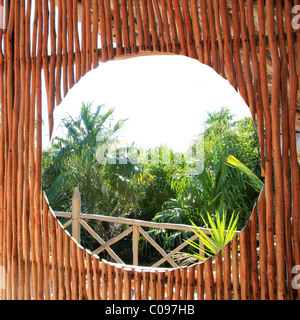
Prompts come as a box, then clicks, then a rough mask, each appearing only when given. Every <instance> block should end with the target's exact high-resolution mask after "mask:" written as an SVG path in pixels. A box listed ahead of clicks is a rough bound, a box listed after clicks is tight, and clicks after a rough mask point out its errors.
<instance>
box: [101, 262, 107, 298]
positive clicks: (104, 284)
mask: <svg viewBox="0 0 300 320" xmlns="http://www.w3.org/2000/svg"><path fill="white" fill-rule="evenodd" d="M107 288H108V263H107V262H106V261H105V260H102V262H101V289H102V290H101V299H102V300H107V292H108V290H107Z"/></svg>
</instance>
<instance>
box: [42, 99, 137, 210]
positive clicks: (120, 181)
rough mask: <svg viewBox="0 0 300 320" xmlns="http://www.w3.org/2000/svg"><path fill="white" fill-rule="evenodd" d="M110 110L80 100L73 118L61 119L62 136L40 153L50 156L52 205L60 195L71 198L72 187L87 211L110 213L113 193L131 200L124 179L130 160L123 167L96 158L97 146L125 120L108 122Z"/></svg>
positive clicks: (131, 188) (129, 171)
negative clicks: (76, 113) (53, 174)
mask: <svg viewBox="0 0 300 320" xmlns="http://www.w3.org/2000/svg"><path fill="white" fill-rule="evenodd" d="M113 111H114V110H113V109H109V110H108V111H106V110H104V106H103V105H100V106H97V107H96V108H95V110H93V108H92V105H91V104H90V103H87V104H85V103H82V107H81V110H80V113H79V115H78V116H77V117H73V116H71V115H69V116H68V117H66V118H64V119H62V122H61V126H62V127H63V128H64V129H65V130H66V134H65V136H64V137H56V138H54V139H53V142H52V148H51V149H50V151H49V150H48V151H47V152H45V153H44V156H48V157H52V163H53V164H52V166H50V167H48V168H47V170H52V171H55V172H56V176H55V178H54V181H52V184H51V187H50V190H49V192H48V197H49V202H50V204H51V205H52V207H53V208H55V206H57V205H60V204H61V202H62V198H63V199H66V198H67V197H69V199H71V197H72V192H73V189H74V187H78V188H79V190H80V193H81V195H82V200H83V201H82V204H83V205H82V206H83V209H84V210H86V211H88V212H95V211H98V210H101V211H102V213H108V212H111V210H113V209H114V208H115V206H116V201H117V200H116V197H115V194H116V192H117V193H118V194H119V195H121V196H124V197H126V198H127V199H129V200H131V201H134V199H135V196H134V192H135V190H134V185H133V184H131V183H130V180H129V179H128V178H129V177H131V176H132V175H133V173H134V170H137V168H133V167H132V166H130V163H128V165H126V166H123V165H122V166H118V165H109V164H106V165H101V164H100V163H99V161H98V160H97V150H98V148H99V147H101V146H102V145H105V144H107V140H108V139H110V138H111V136H114V135H115V134H116V133H117V132H118V130H119V129H120V128H121V127H122V126H123V125H124V123H125V121H126V120H119V121H117V122H116V123H115V124H114V125H112V124H111V123H112V122H111V120H112V115H113ZM62 195H64V196H63V197H62ZM113 199H115V201H113ZM51 201H53V202H54V203H51ZM55 201H57V203H55ZM69 201H70V200H69Z"/></svg>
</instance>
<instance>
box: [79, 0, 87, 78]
mask: <svg viewBox="0 0 300 320" xmlns="http://www.w3.org/2000/svg"><path fill="white" fill-rule="evenodd" d="M86 1H89V0H82V1H81V55H80V65H81V76H82V77H83V76H84V75H85V73H86V10H85V3H86Z"/></svg>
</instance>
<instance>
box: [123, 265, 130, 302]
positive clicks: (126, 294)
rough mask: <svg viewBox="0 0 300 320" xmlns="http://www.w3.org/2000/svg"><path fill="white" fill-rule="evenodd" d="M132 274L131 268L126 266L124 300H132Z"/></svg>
mask: <svg viewBox="0 0 300 320" xmlns="http://www.w3.org/2000/svg"><path fill="white" fill-rule="evenodd" d="M131 274H132V270H131V269H130V268H124V300H131Z"/></svg>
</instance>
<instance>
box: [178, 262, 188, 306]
mask: <svg viewBox="0 0 300 320" xmlns="http://www.w3.org/2000/svg"><path fill="white" fill-rule="evenodd" d="M180 273H181V300H186V299H187V289H188V283H187V281H188V277H187V267H183V268H181V272H180Z"/></svg>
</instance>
